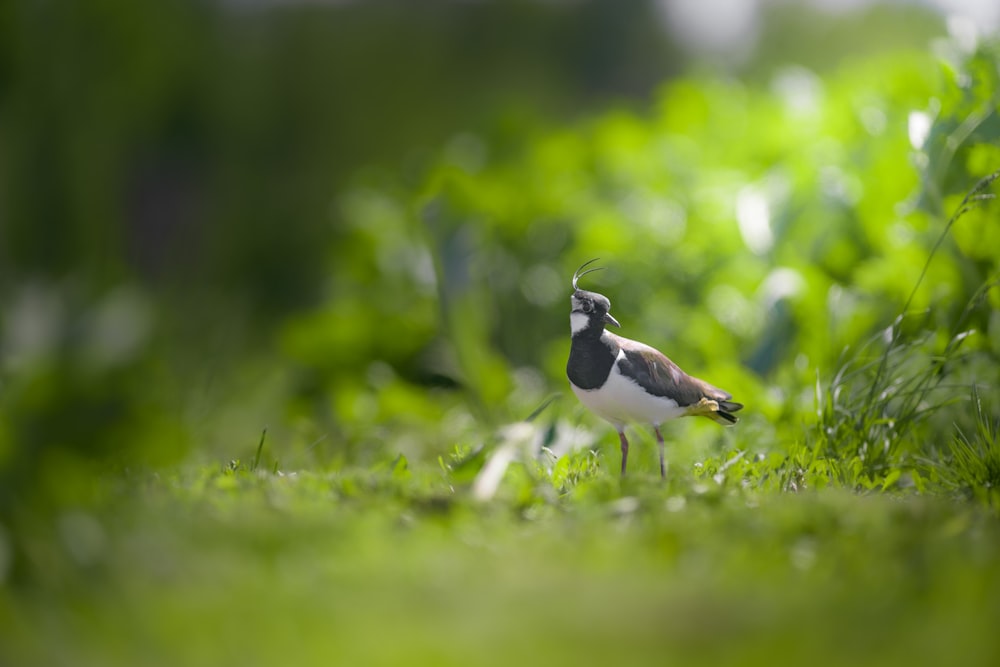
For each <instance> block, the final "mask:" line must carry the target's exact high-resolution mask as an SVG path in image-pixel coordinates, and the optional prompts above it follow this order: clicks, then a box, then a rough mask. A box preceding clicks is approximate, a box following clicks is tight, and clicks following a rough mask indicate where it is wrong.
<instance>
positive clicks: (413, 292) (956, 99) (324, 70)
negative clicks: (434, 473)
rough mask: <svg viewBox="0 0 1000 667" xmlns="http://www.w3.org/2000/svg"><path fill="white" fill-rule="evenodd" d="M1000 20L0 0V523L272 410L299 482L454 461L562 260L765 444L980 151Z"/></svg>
mask: <svg viewBox="0 0 1000 667" xmlns="http://www.w3.org/2000/svg"><path fill="white" fill-rule="evenodd" d="M998 25H1000V5H998V4H997V3H995V2H992V1H990V0H982V1H979V2H975V1H971V0H969V1H966V2H961V1H959V0H935V1H931V0H928V1H924V2H917V1H914V2H903V1H897V2H869V1H866V0H851V1H849V2H845V1H839V0H813V1H805V0H802V1H797V2H796V1H792V0H784V1H783V0H747V1H744V2H739V3H735V2H726V1H724V0H660V1H653V0H649V1H636V2H629V3H621V2H615V1H611V0H606V1H594V2H586V1H582V0H581V1H573V0H561V1H556V0H548V1H542V0H534V1H532V0H521V1H514V2H485V1H484V2H477V1H459V0H453V1H444V0H441V1H433V2H421V3H414V2H391V1H384V2H383V1H378V0H372V1H369V2H363V1H359V2H351V1H349V0H329V1H321V0H311V1H305V0H302V1H295V0H218V1H215V2H209V1H200V2H199V1H195V0H160V1H159V2H134V1H132V0H93V1H91V2H85V3H84V2H31V1H14V2H7V3H4V4H3V7H2V8H0V174H2V177H0V496H2V498H0V507H4V508H7V509H9V508H11V507H12V506H13V505H15V504H16V503H19V502H24V501H26V500H31V499H33V500H34V501H38V502H58V499H59V498H60V497H62V496H63V495H66V494H69V495H72V494H73V493H75V491H74V489H72V488H67V484H66V476H65V472H66V471H67V470H76V469H85V468H86V467H88V466H93V465H97V466H99V467H101V468H107V467H109V466H110V467H112V468H121V469H133V468H143V467H150V466H157V465H162V464H164V463H175V462H178V461H183V460H185V459H194V460H203V461H215V460H228V459H230V458H239V457H243V458H246V457H248V456H250V455H252V453H253V451H254V448H255V447H256V445H257V443H258V440H259V438H260V437H261V433H262V431H263V430H264V429H265V428H267V429H268V436H267V437H268V442H269V451H271V452H272V453H273V456H274V457H275V459H277V460H280V462H281V465H282V466H292V467H295V466H303V465H323V466H337V465H343V464H347V463H359V464H369V463H371V462H373V461H379V460H384V459H386V458H391V457H393V456H395V455H396V454H397V453H405V454H406V455H407V456H409V457H424V458H429V459H431V460H433V458H435V457H436V456H438V455H440V454H442V453H443V452H446V451H449V450H450V449H452V448H453V447H454V446H455V445H456V444H460V443H463V442H465V443H468V444H474V443H475V442H476V441H481V440H482V437H483V435H482V434H483V433H484V432H488V431H489V429H491V428H493V427H494V426H496V425H499V424H502V423H505V422H508V421H511V420H516V419H520V418H523V417H525V416H526V415H528V414H529V413H530V412H531V411H532V410H533V409H534V408H535V407H537V406H538V405H539V404H540V403H541V402H542V401H544V400H545V399H546V398H547V397H549V396H551V395H552V394H554V393H558V392H564V390H565V381H564V378H563V370H562V369H563V365H564V363H565V356H566V353H567V350H568V325H567V312H566V310H567V308H566V307H567V304H568V301H567V298H566V297H567V296H568V293H569V278H570V276H571V274H572V272H573V270H574V269H575V268H576V267H577V266H578V265H579V264H582V263H583V262H584V261H586V260H588V259H590V258H592V257H600V258H601V262H602V264H604V265H605V266H607V270H606V271H605V272H603V273H599V274H595V275H593V276H590V277H588V279H587V286H588V287H589V288H592V289H595V290H598V291H601V292H604V293H606V294H608V295H609V296H610V298H611V299H612V301H613V303H614V313H615V314H616V316H617V317H618V319H619V320H620V321H621V322H622V323H623V324H624V330H623V331H624V333H625V335H629V336H634V337H636V338H642V339H644V340H648V341H649V342H651V343H654V344H657V345H658V346H659V347H661V348H663V349H665V350H667V351H668V353H670V354H671V355H672V356H674V357H675V358H676V359H677V360H678V361H679V362H680V363H681V365H682V366H683V367H685V368H688V369H689V370H691V371H692V372H695V371H696V372H697V373H698V374H699V375H703V376H706V377H709V378H711V379H712V381H713V382H716V383H718V384H720V385H722V386H725V387H727V388H728V389H730V390H731V391H733V392H734V393H735V394H737V396H742V397H749V400H748V401H747V402H748V403H750V404H751V408H750V409H749V410H748V413H749V414H748V417H747V420H746V421H747V423H748V426H747V428H748V429H749V432H750V433H754V434H756V435H757V437H759V439H760V441H761V442H774V443H775V446H780V441H781V439H782V437H795V436H794V435H792V436H789V435H788V434H787V433H783V432H782V430H781V429H783V428H788V429H801V424H802V421H803V419H804V418H803V415H807V414H809V413H810V411H811V410H813V400H814V399H813V393H812V391H813V388H814V386H815V383H816V379H817V376H825V375H827V374H829V373H830V372H832V371H833V370H835V365H836V361H837V359H838V357H839V355H840V354H841V352H842V350H843V349H844V347H845V346H847V345H850V344H852V343H855V342H857V341H858V340H861V339H863V338H864V337H866V336H868V335H870V334H871V333H872V332H874V331H876V330H878V329H879V328H880V327H884V326H886V325H887V324H888V323H890V322H891V321H892V318H893V317H894V316H895V314H897V313H898V312H899V310H900V308H901V307H902V305H903V303H904V302H905V301H906V298H907V296H908V294H909V290H910V289H911V288H912V287H913V285H914V284H915V283H916V281H917V278H918V276H919V274H920V271H921V268H922V267H923V262H924V261H925V259H926V257H927V253H928V250H929V248H930V247H931V246H932V245H933V242H934V241H935V239H936V238H937V236H938V234H940V232H941V230H942V229H943V227H944V221H945V220H946V219H947V217H948V215H950V213H951V211H952V209H953V207H954V204H955V203H956V202H957V199H956V196H957V197H958V198H960V197H961V195H962V194H964V193H965V191H967V190H968V188H969V187H971V186H972V185H973V184H974V183H975V182H976V180H978V178H980V177H982V176H983V175H985V174H986V173H989V171H992V170H993V169H995V168H997V166H998V165H1000V160H998V158H1000V151H998V150H997V147H996V137H997V135H998V132H997V127H996V125H997V120H996V117H995V113H993V111H995V108H996V107H995V104H993V103H994V102H995V97H990V95H989V94H987V95H986V96H985V99H988V100H992V102H990V103H991V104H993V106H992V107H990V106H989V105H987V108H986V111H985V112H984V111H983V108H982V104H983V103H982V100H983V99H984V96H983V94H982V90H980V89H978V88H977V86H987V87H988V86H991V85H992V84H993V83H995V80H996V77H997V74H996V68H995V60H990V58H989V57H986V56H985V55H983V54H984V53H987V54H988V53H990V52H989V51H988V50H987V51H984V48H986V47H984V41H983V38H984V37H985V36H987V35H990V34H991V33H993V32H995V30H996V28H997V27H998ZM992 90H994V91H995V90H996V88H995V87H993V88H992ZM993 95H995V92H994V93H993ZM976 114H979V115H978V116H977V115H976ZM970 118H972V119H973V121H974V122H973V123H972V125H971V127H970V125H969V122H968V121H969V119H970ZM963 123H964V125H963ZM963 128H964V129H963ZM959 129H961V130H962V132H963V133H962V135H961V141H959V142H958V143H957V144H956V143H955V141H954V138H955V132H956V131H958V130H959ZM966 130H968V131H966ZM983 215H985V214H983ZM998 236H1000V231H998V229H997V225H996V223H995V221H993V220H992V219H988V218H985V217H983V218H980V219H973V220H971V221H969V222H968V224H966V225H964V226H963V227H962V229H961V230H959V229H956V232H955V235H954V240H953V241H949V243H948V244H947V245H946V247H945V249H944V251H943V252H944V255H945V257H944V258H942V259H941V260H940V261H938V262H936V263H935V264H933V265H932V267H931V269H930V273H929V275H928V279H927V280H925V282H924V283H923V284H922V288H921V290H920V291H919V293H918V294H917V296H916V297H915V299H914V302H913V304H912V306H913V307H914V308H916V309H921V308H927V307H928V306H931V305H934V306H935V308H936V310H935V312H936V313H938V314H937V315H933V314H932V315H931V317H942V318H943V317H946V316H948V315H949V314H952V315H953V314H954V313H953V312H952V311H954V310H955V309H958V310H961V308H962V307H963V306H964V305H965V304H966V303H967V301H968V299H969V297H970V296H971V295H972V294H974V293H975V291H976V289H977V288H978V287H979V286H980V285H981V284H982V282H983V281H984V280H985V278H986V277H987V276H989V275H991V272H994V271H995V270H996V267H997V261H998V253H1000V238H998ZM938 309H939V310H938ZM994 310H995V309H994ZM978 317H979V318H980V320H981V321H978V322H977V323H975V324H977V326H978V327H979V329H980V330H981V331H984V332H986V333H987V334H988V335H987V336H986V337H984V338H983V341H984V342H982V343H981V344H980V345H981V347H982V349H983V350H984V351H985V352H986V353H987V354H991V355H993V358H994V360H995V355H996V353H997V351H998V349H1000V345H998V342H997V341H998V339H1000V321H997V318H996V317H995V316H991V315H990V311H985V312H984V313H981V314H980V315H979V316H978ZM986 368H988V367H987V366H980V367H979V369H978V370H977V369H972V370H970V371H969V372H970V373H971V374H972V375H975V374H976V373H985V374H987V375H989V373H991V372H992V373H995V371H991V370H983V369H986ZM568 398H569V399H571V398H572V397H571V396H570V397H568ZM550 409H551V411H552V414H554V415H557V416H558V418H565V419H568V420H570V421H572V422H574V423H578V422H580V421H581V420H583V421H584V423H588V424H589V423H591V422H590V421H588V420H589V418H587V417H583V416H582V414H581V413H580V412H579V409H578V407H577V406H576V405H575V402H573V401H571V400H568V399H567V397H566V396H565V395H564V396H563V398H562V399H561V400H559V401H557V402H556V403H555V404H553V407H551V408H550ZM553 418H554V419H555V418H556V417H553ZM681 428H688V427H681ZM692 428H693V427H692ZM688 430H689V431H690V428H688ZM682 432H683V431H682ZM698 433H701V431H698ZM705 433H708V431H705ZM706 437H709V436H706ZM711 437H715V436H714V435H713V436H711ZM276 464H277V463H276ZM70 486H71V485H70ZM42 499H44V500H42Z"/></svg>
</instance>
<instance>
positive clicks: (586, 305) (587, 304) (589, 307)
mask: <svg viewBox="0 0 1000 667" xmlns="http://www.w3.org/2000/svg"><path fill="white" fill-rule="evenodd" d="M592 310H594V304H592V303H591V302H589V301H584V302H583V312H585V313H589V312H591V311H592Z"/></svg>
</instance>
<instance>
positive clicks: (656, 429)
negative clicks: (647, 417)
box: [653, 426, 667, 479]
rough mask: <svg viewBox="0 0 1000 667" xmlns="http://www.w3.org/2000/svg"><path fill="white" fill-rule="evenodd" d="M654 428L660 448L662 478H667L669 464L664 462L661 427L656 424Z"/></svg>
mask: <svg viewBox="0 0 1000 667" xmlns="http://www.w3.org/2000/svg"><path fill="white" fill-rule="evenodd" d="M653 430H654V431H656V445H657V447H659V449H660V479H666V478H667V466H666V464H665V463H664V462H663V436H662V435H661V434H660V427H659V426H654V427H653Z"/></svg>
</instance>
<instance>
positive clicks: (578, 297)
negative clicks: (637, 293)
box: [569, 259, 621, 335]
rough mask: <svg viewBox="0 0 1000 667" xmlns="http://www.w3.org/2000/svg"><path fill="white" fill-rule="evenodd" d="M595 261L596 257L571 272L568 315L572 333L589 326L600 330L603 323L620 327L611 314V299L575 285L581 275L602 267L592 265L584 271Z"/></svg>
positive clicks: (602, 327)
mask: <svg viewBox="0 0 1000 667" xmlns="http://www.w3.org/2000/svg"><path fill="white" fill-rule="evenodd" d="M596 261H597V260H596V259H592V260H590V261H589V262H587V263H586V264H584V265H583V266H581V267H580V268H579V269H577V270H576V273H574V274H573V295H572V296H570V303H571V304H572V308H571V310H570V316H569V317H570V325H571V326H572V330H573V334H574V335H575V334H577V333H579V332H581V331H583V330H585V329H590V328H591V327H594V329H595V330H596V331H602V330H603V329H604V325H605V324H611V325H613V326H616V327H621V325H620V324H619V323H618V320H616V319H615V318H614V317H612V316H611V312H610V311H611V301H609V300H608V297H606V296H604V295H603V294H598V293H597V292H588V291H587V290H582V289H580V288H579V287H577V283H578V282H579V280H580V278H581V277H582V276H584V275H586V274H588V273H591V272H593V271H600V270H601V269H602V268H603V267H594V268H590V269H587V270H586V271H584V269H585V268H586V267H587V266H588V265H589V264H593V263H594V262H596ZM595 325H596V326H595Z"/></svg>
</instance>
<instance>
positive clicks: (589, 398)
mask: <svg viewBox="0 0 1000 667" xmlns="http://www.w3.org/2000/svg"><path fill="white" fill-rule="evenodd" d="M596 261H598V259H592V260H590V261H589V262H586V263H584V264H583V266H581V267H580V268H579V269H577V270H576V272H575V273H574V274H573V294H572V296H571V297H570V304H571V311H570V316H569V320H570V331H571V333H572V343H571V345H570V351H569V360H568V361H567V362H566V375H567V377H568V378H569V383H570V386H571V387H572V389H573V393H574V394H576V396H577V398H579V399H580V402H581V403H583V405H584V406H586V407H587V408H588V409H589V410H590V411H591V412H593V413H594V414H596V415H597V416H598V417H601V418H602V419H604V420H606V421H608V422H610V423H611V424H612V425H613V426H614V427H615V429H616V430H617V431H618V438H619V440H620V442H621V452H622V468H621V475H622V477H624V476H625V469H626V466H627V465H628V448H629V443H628V438H627V437H626V436H625V426H626V425H628V424H637V423H644V424H649V425H651V426H652V427H653V431H654V432H655V433H656V444H657V447H658V448H659V453H660V477H661V478H664V479H665V478H666V476H667V472H666V465H665V463H664V458H663V457H664V442H663V435H662V434H661V433H660V426H661V425H662V424H663V423H664V422H666V421H669V420H671V419H677V418H678V417H686V416H701V417H707V418H709V419H711V420H712V421H714V422H716V423H718V424H722V425H723V426H731V425H733V424H735V423H736V422H737V421H739V418H738V417H737V416H736V415H734V414H733V413H734V412H737V411H739V410H741V409H742V408H743V404H742V403H736V402H735V401H733V400H732V395H731V394H730V393H729V392H727V391H723V390H722V389H719V388H718V387H714V386H712V385H710V384H709V383H707V382H705V381H704V380H699V379H698V378H696V377H692V376H690V375H688V374H687V373H685V372H684V371H682V370H681V369H680V367H679V366H678V365H677V364H675V363H674V362H673V361H671V360H670V359H669V358H668V357H667V356H666V355H665V354H663V353H662V352H660V351H659V350H657V349H655V348H653V347H650V346H649V345H646V344H645V343H640V342H639V341H635V340H630V339H628V338H624V337H623V336H619V335H617V334H614V333H612V332H610V331H608V330H607V329H606V328H605V326H606V325H611V326H614V327H617V328H621V324H619V323H618V320H616V319H615V318H614V317H613V316H612V315H611V312H610V311H611V301H610V300H609V299H608V298H607V297H606V296H604V295H603V294H598V293H597V292H588V291H586V290H582V289H580V288H579V287H578V286H577V284H578V282H579V280H580V278H582V277H583V276H585V275H587V274H588V273H592V272H594V271H600V270H601V269H603V268H604V267H591V268H587V267H588V266H590V265H591V264H593V263H594V262H596ZM585 269H586V270H585Z"/></svg>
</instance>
